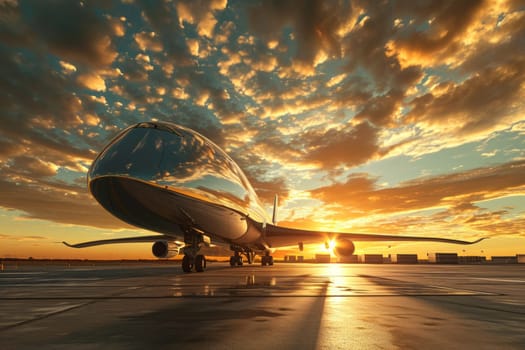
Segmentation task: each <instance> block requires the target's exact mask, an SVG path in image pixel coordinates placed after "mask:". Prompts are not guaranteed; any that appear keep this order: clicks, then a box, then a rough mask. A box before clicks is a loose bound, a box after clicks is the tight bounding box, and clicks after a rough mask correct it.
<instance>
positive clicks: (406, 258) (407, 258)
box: [390, 254, 418, 264]
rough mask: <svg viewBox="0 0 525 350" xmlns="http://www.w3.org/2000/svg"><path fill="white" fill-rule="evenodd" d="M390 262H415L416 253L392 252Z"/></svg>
mask: <svg viewBox="0 0 525 350" xmlns="http://www.w3.org/2000/svg"><path fill="white" fill-rule="evenodd" d="M390 262H391V263H393V264H417V262H418V261H417V254H392V255H390Z"/></svg>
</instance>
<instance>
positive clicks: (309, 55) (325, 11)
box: [250, 1, 352, 65]
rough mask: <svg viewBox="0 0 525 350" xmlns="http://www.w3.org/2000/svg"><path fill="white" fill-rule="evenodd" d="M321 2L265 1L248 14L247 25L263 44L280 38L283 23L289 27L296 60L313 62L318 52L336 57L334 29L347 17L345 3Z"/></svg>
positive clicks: (337, 46)
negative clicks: (295, 49) (248, 23)
mask: <svg viewBox="0 0 525 350" xmlns="http://www.w3.org/2000/svg"><path fill="white" fill-rule="evenodd" d="M339 5H341V4H337V3H335V2H323V1H309V2H297V1H279V2H265V3H263V4H262V5H261V6H258V7H254V8H252V9H251V13H250V27H251V28H252V30H253V31H254V32H256V33H257V34H258V35H259V36H260V37H261V38H262V39H263V40H265V41H266V43H272V42H274V41H280V39H282V33H283V32H282V31H283V29H284V28H285V27H286V26H291V27H292V28H293V35H294V37H295V38H296V42H297V45H298V47H297V51H296V54H295V56H294V59H296V60H297V61H298V62H301V63H307V64H309V65H314V64H315V63H316V57H319V55H320V53H322V54H324V55H326V56H327V57H340V56H341V46H340V41H339V39H340V38H339V35H338V32H339V31H340V30H341V29H342V28H343V27H344V26H345V25H346V18H348V17H351V14H352V8H351V7H350V6H349V5H342V6H339Z"/></svg>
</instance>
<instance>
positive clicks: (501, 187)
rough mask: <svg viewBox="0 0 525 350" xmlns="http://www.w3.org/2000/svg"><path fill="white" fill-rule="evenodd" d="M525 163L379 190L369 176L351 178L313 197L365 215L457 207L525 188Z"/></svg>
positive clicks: (318, 192) (407, 183)
mask: <svg viewBox="0 0 525 350" xmlns="http://www.w3.org/2000/svg"><path fill="white" fill-rule="evenodd" d="M524 170H525V162H523V161H518V162H512V163H506V164H502V165H499V166H493V167H488V168H478V169H473V170H469V171H465V172H462V173H452V174H447V175H442V176H436V177H430V178H422V179H417V180H414V181H410V182H406V183H403V184H401V185H399V186H397V187H392V188H384V189H381V188H377V186H376V182H377V180H376V179H373V178H369V177H368V176H367V175H366V174H356V175H351V176H349V177H348V178H347V180H346V182H344V183H334V184H332V185H328V186H324V187H320V188H317V189H315V190H312V191H311V194H312V197H314V198H318V199H320V200H322V201H324V202H325V203H330V204H336V205H339V206H341V208H342V210H343V211H342V212H344V211H346V210H352V209H353V208H357V209H359V210H362V211H363V212H364V213H367V215H368V214H377V213H402V212H408V211H415V210H424V209H432V208H438V207H449V206H457V205H459V204H465V203H471V202H473V201H479V200H484V199H493V198H498V197H501V196H504V195H508V194H510V193H514V192H515V191H518V192H519V191H520V189H521V191H522V190H523V189H524V188H525V178H524V177H523V176H522V175H523V171H524Z"/></svg>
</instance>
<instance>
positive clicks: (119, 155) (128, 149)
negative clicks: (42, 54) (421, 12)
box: [87, 123, 269, 251]
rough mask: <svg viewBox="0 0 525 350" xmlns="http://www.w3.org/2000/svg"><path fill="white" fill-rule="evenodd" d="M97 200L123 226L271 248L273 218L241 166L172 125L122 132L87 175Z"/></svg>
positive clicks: (200, 138) (208, 143)
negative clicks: (267, 230) (268, 232)
mask: <svg viewBox="0 0 525 350" xmlns="http://www.w3.org/2000/svg"><path fill="white" fill-rule="evenodd" d="M87 178H88V187H89V190H90V191H91V193H92V194H93V196H94V197H95V198H96V199H97V201H98V202H99V203H100V204H101V205H102V206H103V207H104V208H105V209H106V210H108V211H109V212H110V213H112V214H113V215H115V216H116V217H118V218H120V219H121V220H123V221H125V222H127V223H129V224H131V225H134V226H138V227H142V228H144V229H147V230H151V231H156V232H159V233H164V234H168V235H178V236H180V235H182V234H183V232H181V230H184V228H185V227H192V228H194V229H198V230H200V231H202V232H203V233H205V234H207V235H209V236H210V237H211V238H213V239H214V240H217V241H222V242H225V243H231V244H238V245H242V246H246V247H249V248H251V249H254V250H259V251H262V250H264V249H266V248H268V247H267V246H265V242H264V241H263V230H264V227H265V225H266V223H268V222H269V217H268V215H267V213H266V211H265V210H264V209H263V207H262V204H261V202H260V201H259V199H258V198H257V195H256V193H255V191H254V190H253V188H252V186H251V185H250V183H249V182H248V180H247V179H246V176H245V175H244V173H243V172H242V170H241V169H240V168H239V167H238V166H237V164H236V163H235V162H234V161H233V160H232V159H231V158H230V157H229V156H228V155H227V154H226V153H225V152H224V151H222V150H221V149H220V148H219V147H218V146H217V145H215V144H214V143H213V142H212V141H210V140H209V139H207V138H206V137H204V136H202V135H200V134H199V133H197V132H195V131H193V130H190V129H187V128H184V127H181V126H178V125H175V124H171V123H169V124H168V123H140V124H137V125H134V126H131V127H129V128H127V129H125V130H124V131H123V132H121V133H120V134H119V135H118V136H117V137H115V139H114V140H113V141H112V142H111V143H110V144H109V145H108V146H107V147H106V148H105V149H104V150H103V151H102V152H101V153H100V155H99V156H98V157H97V158H96V160H95V161H94V162H93V164H92V166H91V168H90V170H89V172H88V177H87Z"/></svg>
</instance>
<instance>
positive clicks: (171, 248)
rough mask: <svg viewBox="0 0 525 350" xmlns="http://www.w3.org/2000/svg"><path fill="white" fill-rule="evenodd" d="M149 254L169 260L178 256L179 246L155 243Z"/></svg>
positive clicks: (165, 242) (169, 243) (163, 242)
mask: <svg viewBox="0 0 525 350" xmlns="http://www.w3.org/2000/svg"><path fill="white" fill-rule="evenodd" d="M151 252H152V253H153V255H155V257H157V258H159V259H169V258H173V257H174V256H177V254H179V246H178V245H177V244H175V243H173V242H168V241H156V242H155V243H153V246H152V247H151Z"/></svg>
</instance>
